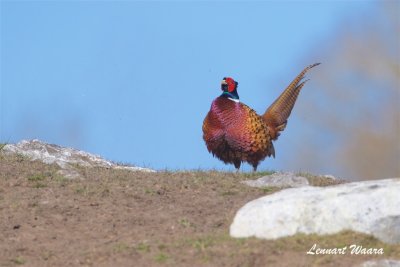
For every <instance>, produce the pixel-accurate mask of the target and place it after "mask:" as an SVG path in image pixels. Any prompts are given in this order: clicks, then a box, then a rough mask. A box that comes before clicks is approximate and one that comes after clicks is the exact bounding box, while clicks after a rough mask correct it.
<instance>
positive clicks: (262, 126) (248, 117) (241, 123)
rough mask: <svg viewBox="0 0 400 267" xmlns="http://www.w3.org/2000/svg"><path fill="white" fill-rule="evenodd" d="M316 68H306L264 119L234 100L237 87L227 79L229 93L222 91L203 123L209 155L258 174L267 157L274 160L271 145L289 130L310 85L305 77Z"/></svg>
mask: <svg viewBox="0 0 400 267" xmlns="http://www.w3.org/2000/svg"><path fill="white" fill-rule="evenodd" d="M317 65H319V63H316V64H313V65H310V66H308V67H307V68H305V69H304V70H303V71H302V72H301V73H300V74H299V75H298V76H297V77H296V78H295V79H294V80H293V81H292V82H291V83H290V85H289V86H288V87H287V88H286V89H285V90H284V91H283V93H282V94H281V95H280V96H279V97H278V98H277V99H276V100H275V101H274V102H273V103H272V105H271V106H270V107H269V108H268V109H267V110H266V111H265V113H264V114H263V115H262V116H259V115H258V114H257V113H256V112H255V111H254V110H253V109H251V108H250V107H248V106H247V105H245V104H243V103H240V102H238V101H235V99H232V98H231V97H233V95H232V94H231V93H236V96H237V98H238V95H237V92H236V86H237V83H236V82H234V81H233V79H231V78H226V79H227V83H224V84H225V85H226V86H227V87H225V88H229V89H227V90H224V89H223V91H224V93H223V94H222V95H221V96H219V97H217V98H216V99H215V100H214V101H213V102H212V104H211V109H210V111H209V112H208V114H207V116H206V118H205V119H204V122H203V139H204V141H205V142H206V145H207V149H208V151H209V152H211V153H212V154H213V155H214V156H216V157H217V158H219V159H220V160H222V161H223V162H224V163H231V164H234V165H235V167H236V168H237V169H239V168H240V165H241V163H242V162H248V163H249V164H251V165H252V166H253V168H254V170H256V169H257V166H258V164H259V162H260V161H262V160H263V159H265V157H267V156H268V157H270V156H273V157H275V150H274V146H273V143H272V141H273V140H276V139H277V138H278V136H279V133H280V132H281V131H283V130H284V129H285V127H286V123H287V119H288V118H289V115H290V113H291V111H292V109H293V106H294V104H295V102H296V99H297V97H298V95H299V92H300V90H301V88H302V87H303V86H304V84H305V83H306V81H307V80H306V81H302V79H303V78H304V75H305V74H306V72H307V71H308V70H309V69H311V68H312V67H314V66H317ZM229 79H230V80H229ZM224 82H225V78H224ZM231 83H232V84H231ZM231 86H234V87H231Z"/></svg>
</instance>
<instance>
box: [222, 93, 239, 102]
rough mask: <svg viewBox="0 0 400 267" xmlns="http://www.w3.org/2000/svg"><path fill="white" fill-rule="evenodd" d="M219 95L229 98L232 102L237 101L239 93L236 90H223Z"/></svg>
mask: <svg viewBox="0 0 400 267" xmlns="http://www.w3.org/2000/svg"><path fill="white" fill-rule="evenodd" d="M221 97H225V98H228V99H229V100H232V101H234V102H239V95H238V93H237V91H236V90H234V91H233V92H223V93H222V95H221Z"/></svg>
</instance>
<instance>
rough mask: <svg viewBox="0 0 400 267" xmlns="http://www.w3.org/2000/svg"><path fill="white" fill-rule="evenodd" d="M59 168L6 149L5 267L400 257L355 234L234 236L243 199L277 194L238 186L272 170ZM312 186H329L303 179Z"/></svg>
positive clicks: (0, 171)
mask: <svg viewBox="0 0 400 267" xmlns="http://www.w3.org/2000/svg"><path fill="white" fill-rule="evenodd" d="M76 167H77V168H78V170H79V172H80V174H81V175H82V176H83V177H84V179H75V180H69V179H66V178H65V177H62V176H60V175H58V174H57V171H58V170H59V169H58V167H57V166H56V165H45V164H43V163H41V162H37V161H35V162H32V161H30V160H28V159H27V158H25V157H24V156H21V155H13V156H10V155H8V156H6V155H4V154H1V152H0V218H1V220H0V240H1V242H0V266H16V265H26V266H67V265H70V266H71V265H73V266H76V265H84V266H335V267H336V266H352V265H354V264H358V263H362V262H364V261H366V260H369V259H382V258H392V259H400V246H399V245H387V244H384V243H382V242H380V241H378V240H377V239H375V238H373V237H370V236H367V235H364V234H358V233H354V232H343V233H340V234H336V235H331V236H325V237H320V236H315V235H296V236H294V237H288V238H282V239H278V240H274V241H268V240H258V239H255V238H250V239H234V238H231V237H230V236H229V226H230V224H231V222H232V219H233V217H234V215H235V213H236V211H237V210H238V209H239V208H240V207H242V206H243V205H244V204H245V203H247V202H248V201H250V200H253V199H256V198H258V197H261V196H264V195H266V194H271V193H273V192H276V191H277V190H279V189H278V188H263V189H260V188H251V187H248V186H246V185H243V184H242V183H240V181H242V180H246V179H250V178H257V177H260V176H262V175H265V174H266V173H239V174H236V173H225V172H217V171H207V172H206V171H193V172H168V171H165V172H157V173H145V172H130V171H126V170H114V169H106V168H83V167H79V166H76ZM307 177H308V179H309V181H310V183H311V184H313V185H316V186H329V185H331V184H333V183H338V182H339V181H333V180H331V179H327V178H324V177H318V176H314V175H308V176H307ZM313 244H318V245H319V246H320V247H326V248H332V247H343V246H346V245H347V246H348V245H351V244H357V245H362V246H363V247H367V248H369V247H373V248H381V247H383V248H384V252H385V254H384V255H383V256H371V255H363V256H360V255H357V256H355V255H344V256H343V255H313V256H312V255H306V252H307V251H308V250H309V249H310V248H311V247H312V245H313Z"/></svg>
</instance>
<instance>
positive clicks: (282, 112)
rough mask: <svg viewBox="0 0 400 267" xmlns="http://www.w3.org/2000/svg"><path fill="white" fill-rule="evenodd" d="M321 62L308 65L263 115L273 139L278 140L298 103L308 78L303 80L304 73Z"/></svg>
mask: <svg viewBox="0 0 400 267" xmlns="http://www.w3.org/2000/svg"><path fill="white" fill-rule="evenodd" d="M319 64H320V63H315V64H312V65H310V66H308V67H306V68H305V69H304V70H303V71H302V72H300V74H299V75H298V76H297V77H296V78H295V79H294V80H293V81H292V82H291V83H290V84H289V86H288V87H287V88H286V89H285V91H283V92H282V94H281V95H280V96H279V97H278V98H277V99H276V100H275V101H274V102H273V103H272V104H271V106H269V108H268V109H267V110H266V111H265V113H264V114H263V115H262V117H263V119H264V121H265V123H266V124H267V126H268V129H269V132H270V135H271V139H272V140H276V139H277V138H278V137H279V134H280V132H281V131H283V130H284V129H285V127H286V123H287V120H288V118H289V116H290V113H291V112H292V109H293V106H294V104H295V103H296V99H297V96H298V95H299V93H300V90H301V88H302V87H303V86H304V84H305V83H306V82H307V81H308V80H304V81H302V80H303V78H304V75H305V74H306V73H307V71H308V70H310V69H311V68H313V67H315V66H318V65H319Z"/></svg>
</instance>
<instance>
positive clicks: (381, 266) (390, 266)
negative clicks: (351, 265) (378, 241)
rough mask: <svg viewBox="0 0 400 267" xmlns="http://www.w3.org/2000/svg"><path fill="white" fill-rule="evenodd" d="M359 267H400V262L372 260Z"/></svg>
mask: <svg viewBox="0 0 400 267" xmlns="http://www.w3.org/2000/svg"><path fill="white" fill-rule="evenodd" d="M358 267H400V261H397V260H376V261H374V260H371V261H366V262H364V263H362V264H360V265H358Z"/></svg>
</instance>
